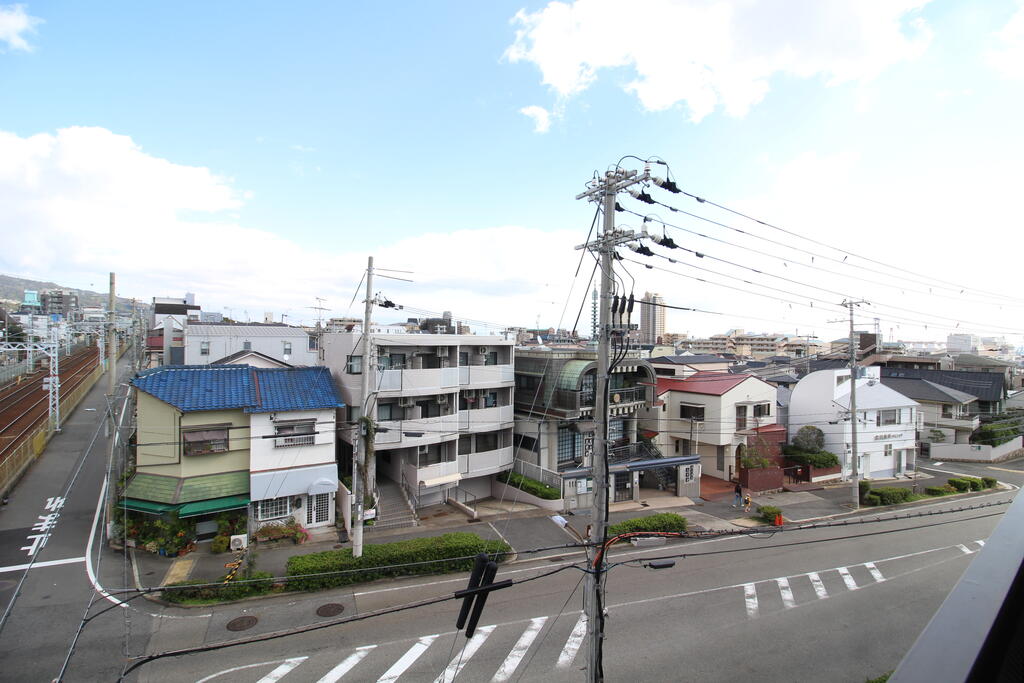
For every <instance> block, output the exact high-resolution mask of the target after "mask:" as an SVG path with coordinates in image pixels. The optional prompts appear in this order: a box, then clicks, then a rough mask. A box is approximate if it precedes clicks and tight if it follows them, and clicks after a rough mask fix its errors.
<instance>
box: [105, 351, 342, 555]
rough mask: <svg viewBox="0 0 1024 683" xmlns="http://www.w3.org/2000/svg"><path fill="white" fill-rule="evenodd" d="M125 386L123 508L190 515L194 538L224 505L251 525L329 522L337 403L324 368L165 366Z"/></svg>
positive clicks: (213, 529)
mask: <svg viewBox="0 0 1024 683" xmlns="http://www.w3.org/2000/svg"><path fill="white" fill-rule="evenodd" d="M132 386H133V387H134V388H135V390H136V394H137V403H136V405H137V424H138V428H137V433H136V469H135V473H134V475H133V476H132V478H131V480H130V481H129V483H128V486H127V488H126V489H125V494H124V498H123V501H122V505H123V507H125V508H127V509H129V510H135V511H137V512H144V513H149V514H157V515H159V514H164V513H168V512H171V511H175V512H177V514H178V515H179V517H195V518H196V519H197V521H198V524H197V533H198V535H199V536H200V538H202V537H203V536H204V535H210V533H211V532H216V524H215V523H214V522H212V519H213V517H214V516H215V515H216V514H218V513H221V512H225V511H232V510H237V511H239V512H245V513H247V514H248V518H249V521H250V524H249V528H250V530H255V529H256V528H258V527H259V526H261V525H264V524H271V523H284V522H287V521H288V520H289V519H294V520H295V521H297V522H298V523H300V524H302V525H303V526H306V527H317V526H328V525H331V524H333V523H334V520H335V496H336V494H337V492H338V470H337V465H336V460H335V434H336V430H335V424H336V423H335V420H336V414H337V410H338V409H339V408H342V407H344V404H343V403H342V401H341V398H340V395H339V394H338V391H337V388H336V387H335V384H334V380H333V379H332V377H331V374H330V372H329V371H328V370H327V369H326V368H320V367H302V368H260V367H254V366H251V365H165V366H160V367H157V368H152V369H150V370H145V371H143V372H141V373H139V375H138V376H136V377H135V379H133V380H132ZM211 525H212V526H211Z"/></svg>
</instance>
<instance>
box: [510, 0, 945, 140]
mask: <svg viewBox="0 0 1024 683" xmlns="http://www.w3.org/2000/svg"><path fill="white" fill-rule="evenodd" d="M928 1H929V0H862V1H861V2H848V1H846V0H829V1H825V0H803V1H802V2H790V3H787V4H786V5H785V8H784V11H782V10H781V9H780V7H779V5H778V3H776V2H772V1H771V0H750V1H749V2H744V3H731V4H727V3H707V2H700V1H698V0H643V1H638V2H633V3H629V4H625V5H624V4H622V3H619V2H613V1H612V0H576V1H575V2H573V3H572V4H567V3H564V2H549V3H548V5H547V6H546V7H544V8H543V9H541V10H538V11H537V12H526V11H525V10H520V11H519V12H518V13H517V14H516V15H515V18H514V19H513V23H515V24H516V25H517V30H516V38H515V42H514V43H513V44H512V45H511V46H510V47H509V48H508V50H507V51H506V53H505V55H506V57H507V58H508V59H509V60H510V61H512V62H519V61H528V62H532V63H533V64H535V65H536V66H537V67H538V68H539V69H540V71H541V76H542V81H543V83H544V84H545V85H547V86H549V87H550V88H551V89H552V90H553V91H554V93H555V94H556V95H557V96H558V98H559V99H560V100H564V99H565V98H569V97H572V96H574V95H577V94H579V93H581V92H583V91H584V90H586V89H587V88H588V87H590V85H591V84H593V82H594V81H595V80H596V79H597V77H598V73H599V72H600V71H601V70H602V69H612V68H625V69H628V70H629V71H630V72H631V73H632V74H633V79H632V80H630V81H629V82H628V83H626V84H625V86H624V88H625V90H626V91H627V92H631V93H633V94H635V95H636V96H637V98H639V100H640V102H641V104H642V105H643V106H644V107H645V108H646V109H648V110H663V109H668V108H670V107H672V106H674V105H676V104H678V103H685V105H686V107H687V108H688V110H689V115H690V118H691V119H692V120H693V121H695V122H696V121H700V120H701V119H702V118H704V117H705V116H707V115H709V114H711V113H712V112H714V111H715V110H716V109H718V108H722V109H724V111H725V112H726V113H728V114H730V115H732V116H743V115H744V114H746V112H747V111H748V110H749V108H750V107H751V106H753V105H755V104H757V103H758V102H760V101H761V100H762V99H763V98H764V97H765V95H766V94H767V93H768V91H769V88H770V85H769V83H770V80H771V78H772V77H773V76H775V75H779V74H789V75H793V76H797V77H800V78H811V77H815V76H817V77H821V78H824V79H825V80H826V83H827V84H829V85H836V84H839V83H845V82H849V81H869V80H871V79H872V78H874V77H876V76H877V75H879V74H880V73H881V72H882V71H884V70H885V69H886V68H887V67H889V66H890V65H892V64H895V63H897V62H900V61H903V60H907V59H912V58H914V57H917V56H918V55H920V54H921V53H922V52H923V51H924V50H925V48H926V47H927V46H928V43H929V41H930V39H931V33H930V31H929V30H928V28H927V26H925V24H924V22H923V20H921V19H920V18H919V17H916V16H915V13H916V11H917V10H919V9H920V8H921V7H922V6H923V5H925V4H926V3H927V2H928Z"/></svg>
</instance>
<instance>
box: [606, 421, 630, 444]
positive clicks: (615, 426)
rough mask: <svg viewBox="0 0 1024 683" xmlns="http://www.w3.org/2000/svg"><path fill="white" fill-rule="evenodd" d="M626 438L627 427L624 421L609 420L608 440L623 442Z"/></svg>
mask: <svg viewBox="0 0 1024 683" xmlns="http://www.w3.org/2000/svg"><path fill="white" fill-rule="evenodd" d="M624 438H626V427H625V424H624V423H623V421H622V420H616V419H611V420H608V440H609V441H622V440H623V439H624Z"/></svg>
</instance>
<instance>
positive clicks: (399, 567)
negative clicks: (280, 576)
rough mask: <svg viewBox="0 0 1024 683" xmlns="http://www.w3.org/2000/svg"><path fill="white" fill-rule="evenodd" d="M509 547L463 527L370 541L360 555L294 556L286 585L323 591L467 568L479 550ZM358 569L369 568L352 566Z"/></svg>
mask: <svg viewBox="0 0 1024 683" xmlns="http://www.w3.org/2000/svg"><path fill="white" fill-rule="evenodd" d="M510 550H511V548H510V547H509V546H508V544H506V543H505V542H503V541H487V540H484V539H482V538H480V537H479V536H477V535H476V534H471V533H469V532H466V531H460V532H455V533H450V534H444V535H443V536H435V537H432V538H414V539H410V540H408V541H398V542H396V543H379V544H367V545H365V546H363V556H362V557H352V549H351V548H344V549H342V550H327V551H324V552H319V553H309V554H306V555H293V556H292V557H290V558H288V564H287V566H286V567H287V573H288V576H289V577H294V578H289V579H288V588H289V589H292V590H319V589H321V588H331V587H334V586H345V585H348V584H352V583H361V582H364V581H373V580H374V579H380V578H384V577H391V576H412V575H416V574H444V573H447V572H458V571H469V570H470V569H472V568H473V558H474V557H475V556H476V555H477V554H479V553H488V554H494V553H507V552H509V551H510ZM453 558H460V559H453ZM403 565H405V566H403ZM357 569H366V570H367V571H351V570H357ZM332 572H345V573H332ZM310 574H314V575H320V576H309V575H310Z"/></svg>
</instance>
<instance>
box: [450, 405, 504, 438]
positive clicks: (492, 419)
mask: <svg viewBox="0 0 1024 683" xmlns="http://www.w3.org/2000/svg"><path fill="white" fill-rule="evenodd" d="M512 419H513V415H512V406H495V407H494V408H477V409H475V410H460V411H459V431H461V432H487V431H491V430H494V429H501V428H502V427H507V426H509V424H510V423H511V422H512Z"/></svg>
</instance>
